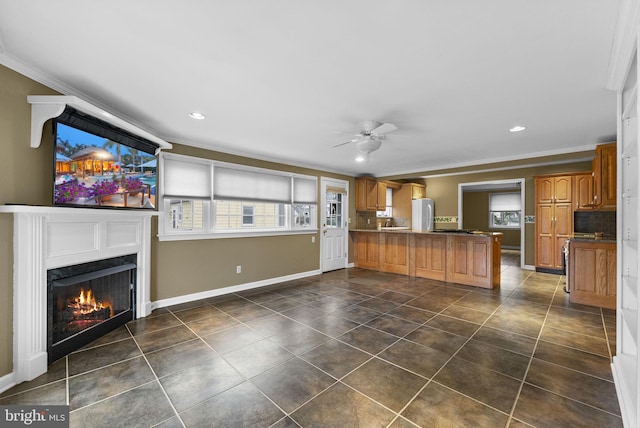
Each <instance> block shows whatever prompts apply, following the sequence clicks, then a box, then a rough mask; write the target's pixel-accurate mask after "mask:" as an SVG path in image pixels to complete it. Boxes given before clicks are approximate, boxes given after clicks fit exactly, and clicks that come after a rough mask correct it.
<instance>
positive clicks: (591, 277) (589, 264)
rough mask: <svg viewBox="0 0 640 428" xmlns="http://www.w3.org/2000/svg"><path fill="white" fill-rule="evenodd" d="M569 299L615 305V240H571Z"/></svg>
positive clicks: (607, 305)
mask: <svg viewBox="0 0 640 428" xmlns="http://www.w3.org/2000/svg"><path fill="white" fill-rule="evenodd" d="M567 276H568V278H567V279H568V285H569V292H570V293H571V294H570V295H569V300H570V301H571V302H572V303H579V304H582V305H590V306H599V307H602V308H609V309H615V308H616V243H615V242H597V241H576V240H571V241H569V261H568V272H567Z"/></svg>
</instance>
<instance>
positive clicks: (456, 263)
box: [448, 236, 493, 287]
mask: <svg viewBox="0 0 640 428" xmlns="http://www.w3.org/2000/svg"><path fill="white" fill-rule="evenodd" d="M490 243H491V241H488V240H478V239H475V238H473V237H463V236H454V237H452V250H453V263H452V265H451V271H450V276H449V278H450V279H448V280H449V281H451V282H456V283H459V284H468V285H476V286H479V287H491V283H492V277H491V272H490V270H491V264H490V263H489V261H490V260H491V259H492V256H493V252H492V248H490V245H489V244H490Z"/></svg>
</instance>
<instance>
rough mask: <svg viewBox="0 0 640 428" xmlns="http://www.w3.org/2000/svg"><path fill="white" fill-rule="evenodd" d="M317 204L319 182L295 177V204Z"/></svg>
mask: <svg viewBox="0 0 640 428" xmlns="http://www.w3.org/2000/svg"><path fill="white" fill-rule="evenodd" d="M317 202H318V191H317V180H313V179H309V178H302V177H293V203H294V204H315V203H317Z"/></svg>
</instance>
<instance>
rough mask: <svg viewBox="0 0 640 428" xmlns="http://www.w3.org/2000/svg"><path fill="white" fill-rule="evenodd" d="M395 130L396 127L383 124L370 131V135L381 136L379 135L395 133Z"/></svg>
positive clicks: (390, 124)
mask: <svg viewBox="0 0 640 428" xmlns="http://www.w3.org/2000/svg"><path fill="white" fill-rule="evenodd" d="M396 129H398V127H397V126H395V125H394V124H392V123H383V124H382V125H380V126H378V127H377V128H375V129H373V130H371V133H372V134H378V135H381V134H386V133H387V132H392V131H395V130H396Z"/></svg>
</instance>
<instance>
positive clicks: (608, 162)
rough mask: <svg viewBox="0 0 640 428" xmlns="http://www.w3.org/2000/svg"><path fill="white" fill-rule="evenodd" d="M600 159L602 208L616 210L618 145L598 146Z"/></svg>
mask: <svg viewBox="0 0 640 428" xmlns="http://www.w3.org/2000/svg"><path fill="white" fill-rule="evenodd" d="M598 149H599V150H597V151H599V155H598V157H599V158H600V174H601V176H602V178H601V181H600V185H601V195H602V196H601V201H600V204H601V208H603V209H615V207H616V205H617V203H616V190H617V186H616V183H617V178H616V169H617V156H616V152H617V150H616V143H609V144H602V145H600V146H598Z"/></svg>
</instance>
